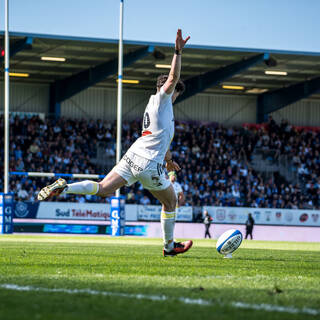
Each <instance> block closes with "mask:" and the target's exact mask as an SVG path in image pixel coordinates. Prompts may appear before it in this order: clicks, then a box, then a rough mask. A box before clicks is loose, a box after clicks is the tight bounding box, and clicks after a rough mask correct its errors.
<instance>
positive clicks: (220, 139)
mask: <svg viewBox="0 0 320 320" xmlns="http://www.w3.org/2000/svg"><path fill="white" fill-rule="evenodd" d="M0 130H1V131H2V132H3V117H0ZM140 130H141V128H140V122H138V121H132V122H130V123H128V122H125V123H124V124H123V141H122V145H123V150H124V151H125V150H127V149H128V148H129V147H130V145H131V144H132V143H133V142H134V141H135V140H136V139H137V138H138V137H139V135H140ZM319 132H320V131H318V130H316V128H297V127H293V126H291V125H290V124H289V123H288V122H287V121H285V120H282V121H281V123H280V124H277V123H276V122H275V121H274V120H273V119H272V118H271V117H270V118H269V121H268V123H266V124H264V125H243V126H242V127H238V128H236V127H228V128H226V127H223V126H222V125H219V124H215V123H210V124H204V123H191V122H190V123H186V122H177V123H176V132H175V137H174V140H173V142H172V146H171V147H172V148H171V149H172V153H173V157H174V159H175V160H176V161H177V162H178V163H179V164H180V166H181V168H182V169H181V171H180V172H179V173H178V181H179V182H180V184H181V186H182V188H183V190H184V194H185V204H186V205H189V206H191V205H192V206H203V205H215V206H232V207H239V206H244V207H266V208H288V209H305V208H309V209H319V207H320V179H319V178H318V177H319V174H320V133H319ZM115 136H116V129H115V125H114V124H113V123H110V122H107V121H102V120H97V121H94V120H74V119H65V118H60V119H58V120H53V119H44V120H41V119H40V118H39V117H38V116H33V117H30V118H20V117H18V116H15V117H12V118H11V119H10V171H15V172H17V171H18V172H19V171H20V172H30V171H37V172H55V173H88V174H94V173H98V174H106V173H107V172H103V170H102V168H101V167H100V166H99V165H98V164H97V149H98V146H103V148H104V150H105V156H106V157H109V158H110V159H114V157H115ZM2 140H3V137H2ZM3 145H4V143H3V141H2V146H3ZM258 151H259V152H262V153H265V154H268V159H269V160H271V161H272V162H273V163H274V164H276V163H278V161H279V159H281V158H282V157H286V159H288V160H289V162H288V163H289V164H290V165H289V166H288V168H287V170H290V171H292V172H293V173H294V175H293V177H294V179H292V181H291V182H288V181H286V180H285V178H284V177H282V176H281V175H280V174H266V173H265V172H264V171H263V170H262V171H260V172H258V171H255V170H254V169H253V166H252V161H253V159H254V156H255V154H256V153H257V152H258ZM0 157H1V167H0V171H1V173H0V174H1V177H0V179H1V180H0V188H1V189H3V179H2V177H3V158H4V150H3V147H2V148H1V150H0ZM270 158H271V159H270ZM69 181H70V180H69ZM50 182H51V180H49V179H48V178H31V177H24V176H10V190H11V191H12V192H14V193H15V195H16V198H17V199H18V200H25V201H34V200H35V199H36V195H37V193H38V192H39V190H40V188H41V187H43V186H44V185H46V184H48V183H50ZM123 193H124V194H125V195H126V197H127V203H140V204H155V203H156V200H155V199H154V198H153V197H152V196H151V194H150V193H149V192H148V191H146V190H143V188H142V186H141V185H140V184H139V183H137V184H135V185H133V186H132V187H129V188H128V187H125V188H124V190H123ZM57 200H58V201H78V202H103V201H105V200H104V199H100V198H98V197H96V196H71V195H68V197H66V196H65V197H60V198H59V199H57Z"/></svg>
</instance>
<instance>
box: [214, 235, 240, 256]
mask: <svg viewBox="0 0 320 320" xmlns="http://www.w3.org/2000/svg"><path fill="white" fill-rule="evenodd" d="M241 242H242V233H241V232H240V231H239V230H236V229H230V230H228V231H226V232H224V233H223V234H222V235H221V236H220V237H219V239H218V242H217V244H216V248H217V251H218V252H219V253H221V254H224V255H226V254H229V253H232V252H233V251H235V250H237V249H238V248H239V246H240V244H241Z"/></svg>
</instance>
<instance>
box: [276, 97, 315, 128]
mask: <svg viewBox="0 0 320 320" xmlns="http://www.w3.org/2000/svg"><path fill="white" fill-rule="evenodd" d="M271 115H272V116H273V118H274V119H275V120H276V121H277V122H280V121H281V119H287V120H288V121H289V122H290V123H291V124H293V125H296V126H320V101H318V100H314V99H304V100H301V101H298V102H296V103H293V104H291V105H289V106H287V107H285V108H283V109H280V110H277V111H275V112H273V113H271Z"/></svg>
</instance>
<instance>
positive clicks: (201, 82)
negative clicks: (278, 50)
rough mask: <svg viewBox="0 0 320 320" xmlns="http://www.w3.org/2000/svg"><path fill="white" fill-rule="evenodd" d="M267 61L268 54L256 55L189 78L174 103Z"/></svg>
mask: <svg viewBox="0 0 320 320" xmlns="http://www.w3.org/2000/svg"><path fill="white" fill-rule="evenodd" d="M267 59H269V54H258V55H255V56H253V57H251V58H248V59H245V60H241V61H238V62H235V63H232V64H230V65H227V66H225V67H222V68H219V69H215V70H211V71H209V72H206V73H204V74H201V75H199V76H195V77H192V78H189V79H187V80H186V81H185V85H186V91H185V92H184V94H183V95H182V96H180V97H178V99H177V100H176V103H179V102H182V101H183V100H185V99H188V98H190V97H192V96H194V95H195V94H197V93H200V92H203V91H204V90H206V89H208V88H211V87H213V86H214V85H216V84H218V83H220V82H222V81H225V80H227V79H229V78H231V77H233V76H234V75H235V74H237V73H240V72H242V71H244V70H246V69H249V68H250V67H252V66H254V65H255V64H257V63H259V62H261V61H263V60H267Z"/></svg>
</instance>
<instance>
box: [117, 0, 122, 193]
mask: <svg viewBox="0 0 320 320" xmlns="http://www.w3.org/2000/svg"><path fill="white" fill-rule="evenodd" d="M122 69H123V0H120V19H119V63H118V99H117V154H116V162H117V163H119V161H120V159H121V133H122ZM119 196H120V189H118V190H117V191H116V197H119Z"/></svg>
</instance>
